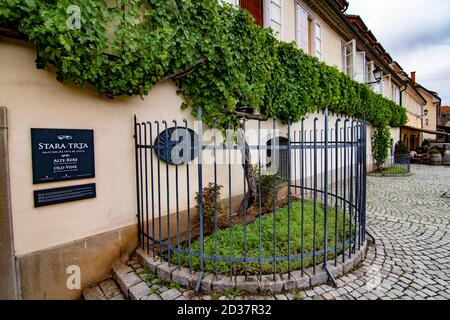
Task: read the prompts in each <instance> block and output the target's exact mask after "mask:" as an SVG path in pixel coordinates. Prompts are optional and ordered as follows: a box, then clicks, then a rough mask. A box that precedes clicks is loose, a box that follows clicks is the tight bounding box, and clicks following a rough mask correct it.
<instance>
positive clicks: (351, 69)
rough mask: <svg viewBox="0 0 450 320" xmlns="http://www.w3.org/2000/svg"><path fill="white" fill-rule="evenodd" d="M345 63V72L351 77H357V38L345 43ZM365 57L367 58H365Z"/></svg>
mask: <svg viewBox="0 0 450 320" xmlns="http://www.w3.org/2000/svg"><path fill="white" fill-rule="evenodd" d="M342 50H343V51H342V53H343V63H344V68H343V69H344V73H345V74H346V75H348V76H349V77H350V78H351V79H355V78H356V57H357V52H356V40H354V39H353V40H351V41H349V42H347V43H344V44H343V49H342ZM364 59H365V58H364Z"/></svg>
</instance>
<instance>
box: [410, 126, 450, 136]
mask: <svg viewBox="0 0 450 320" xmlns="http://www.w3.org/2000/svg"><path fill="white" fill-rule="evenodd" d="M402 128H404V129H409V130H413V131H418V132H424V133H429V134H436V135H440V136H448V135H449V134H448V133H447V132H444V131H434V130H427V129H421V128H415V127H410V126H403V127H402Z"/></svg>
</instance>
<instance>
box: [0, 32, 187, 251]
mask: <svg viewBox="0 0 450 320" xmlns="http://www.w3.org/2000/svg"><path fill="white" fill-rule="evenodd" d="M34 60H35V51H34V50H33V49H32V48H28V47H25V46H24V45H22V44H15V43H8V42H5V41H4V40H1V41H0V70H2V72H1V73H0V105H4V106H6V107H7V108H8V117H9V119H8V121H9V124H10V131H9V134H10V136H9V147H10V172H11V189H12V199H11V200H12V211H13V226H14V238H15V251H16V255H21V254H25V253H29V252H33V251H36V250H40V249H45V248H49V247H52V246H56V245H59V244H63V243H66V242H70V241H73V240H76V239H81V238H86V237H89V236H92V235H95V234H99V233H103V232H106V231H109V230H114V229H118V228H121V227H124V226H130V225H132V224H134V223H135V221H136V220H135V212H136V209H135V202H136V201H135V174H134V172H135V166H134V140H133V135H132V133H133V115H134V114H137V115H138V116H139V117H141V118H144V119H152V120H157V119H162V118H163V117H164V118H165V117H167V116H170V117H173V118H177V119H178V120H179V121H181V120H182V119H183V118H185V117H187V118H189V114H188V112H183V111H181V110H180V108H179V107H180V104H181V102H182V100H181V98H180V97H179V96H177V95H176V89H175V86H174V85H173V84H172V83H171V82H170V81H167V82H164V83H161V84H160V85H158V86H157V87H156V88H154V90H152V92H151V93H150V95H149V96H148V97H146V98H145V100H144V101H143V100H141V99H140V98H139V97H132V98H118V99H115V100H108V99H105V98H102V97H100V96H99V95H98V94H96V93H95V92H94V91H93V90H91V89H80V88H79V87H76V86H73V85H70V84H61V83H59V82H57V81H56V79H55V73H54V72H53V71H51V70H46V71H42V70H37V69H36V67H35V64H34ZM30 128H77V129H94V131H95V132H94V134H95V164H96V178H95V179H88V180H79V181H78V180H77V181H70V182H58V183H51V184H42V185H39V186H37V185H36V186H33V184H32V167H31V136H30ZM89 182H95V183H96V184H97V198H96V199H91V200H84V201H78V202H71V203H66V204H60V205H54V206H48V207H43V208H39V209H35V208H34V207H33V190H38V189H45V188H54V187H62V186H67V185H76V184H84V183H89Z"/></svg>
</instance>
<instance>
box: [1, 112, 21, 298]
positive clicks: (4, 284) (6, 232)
mask: <svg viewBox="0 0 450 320" xmlns="http://www.w3.org/2000/svg"><path fill="white" fill-rule="evenodd" d="M0 176H1V177H2V179H1V180H0V274H1V276H0V300H17V299H19V290H18V285H17V274H16V266H15V257H14V241H13V231H12V230H13V229H12V214H11V188H10V180H9V154H8V121H7V113H6V108H5V107H0ZM3 177H4V178H3Z"/></svg>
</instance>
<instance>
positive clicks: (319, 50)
mask: <svg viewBox="0 0 450 320" xmlns="http://www.w3.org/2000/svg"><path fill="white" fill-rule="evenodd" d="M313 23H314V55H315V56H316V57H317V58H319V60H320V61H322V58H323V29H322V26H321V25H320V23H319V22H318V21H317V20H315V21H314V22H313ZM317 28H319V30H320V33H319V35H318V34H317ZM317 41H319V42H320V48H317Z"/></svg>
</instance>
